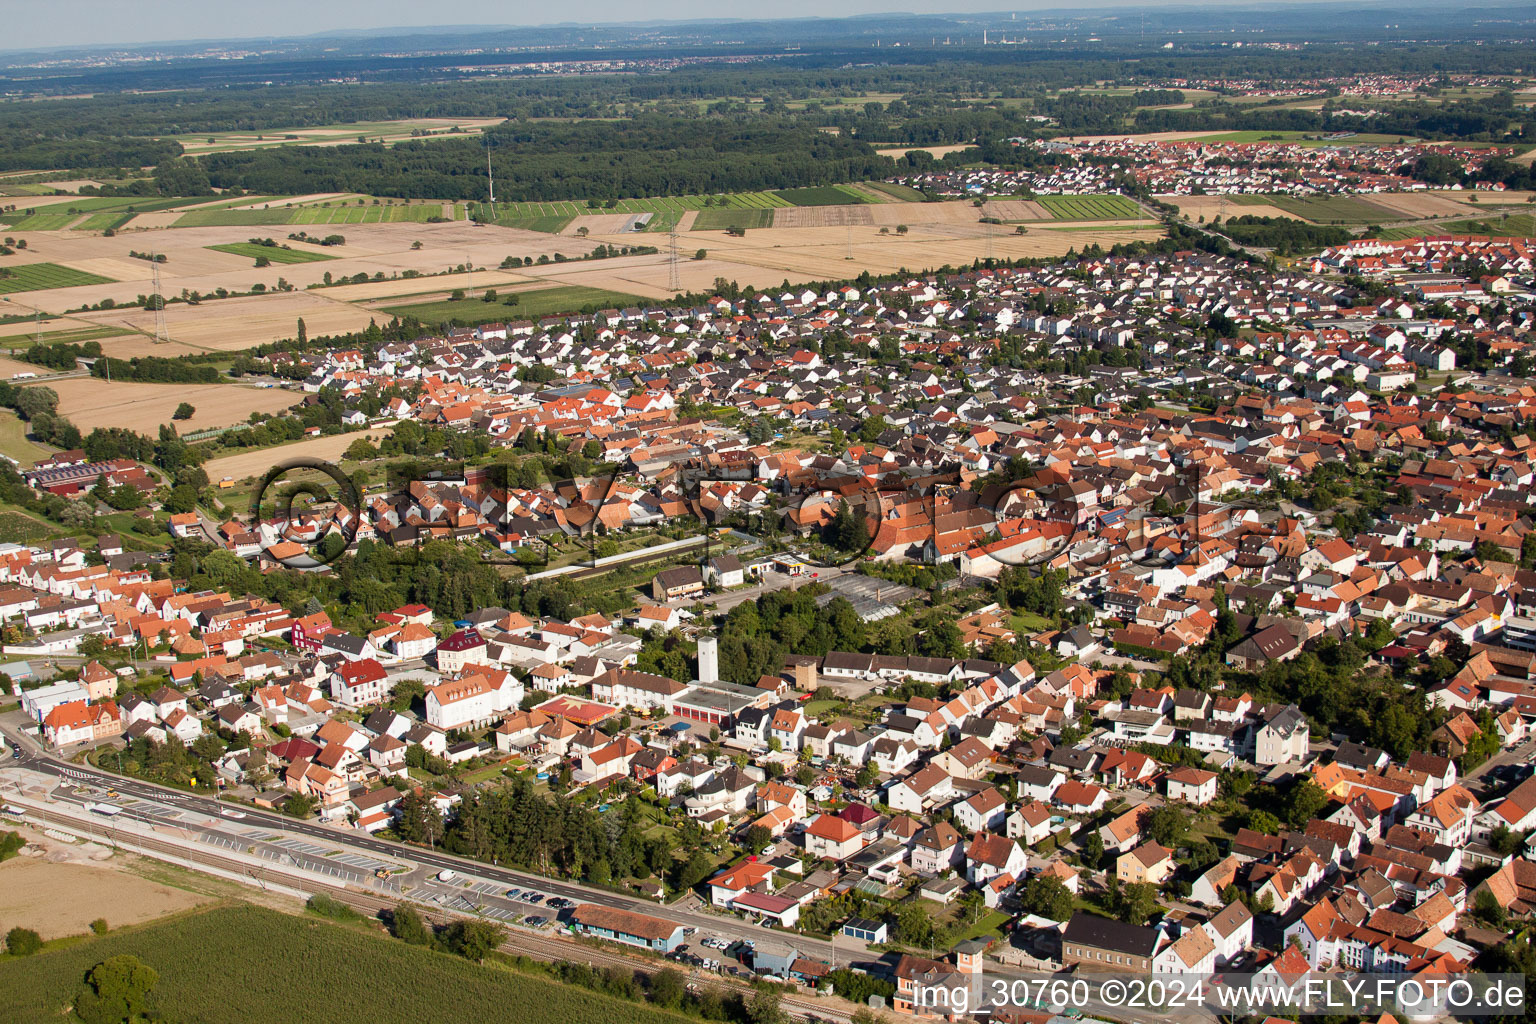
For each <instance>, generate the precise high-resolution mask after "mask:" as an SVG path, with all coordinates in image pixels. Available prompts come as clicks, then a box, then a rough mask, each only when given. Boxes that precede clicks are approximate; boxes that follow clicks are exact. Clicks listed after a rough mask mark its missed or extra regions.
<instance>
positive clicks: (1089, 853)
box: [1081, 829, 1104, 869]
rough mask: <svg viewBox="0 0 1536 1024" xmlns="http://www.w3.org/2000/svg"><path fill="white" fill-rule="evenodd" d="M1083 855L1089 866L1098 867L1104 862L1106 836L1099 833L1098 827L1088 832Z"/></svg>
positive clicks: (1085, 862) (1084, 862)
mask: <svg viewBox="0 0 1536 1024" xmlns="http://www.w3.org/2000/svg"><path fill="white" fill-rule="evenodd" d="M1081 857H1082V861H1083V864H1084V865H1086V866H1087V867H1089V868H1093V869H1097V868H1098V867H1099V866H1100V865H1102V864H1103V863H1104V837H1103V836H1101V835H1099V831H1098V829H1094V830H1093V831H1092V832H1090V833H1088V838H1087V839H1084V840H1083V845H1082V853H1081Z"/></svg>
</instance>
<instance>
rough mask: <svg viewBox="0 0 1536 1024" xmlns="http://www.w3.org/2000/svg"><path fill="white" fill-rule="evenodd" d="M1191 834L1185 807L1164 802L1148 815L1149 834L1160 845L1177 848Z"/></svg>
mask: <svg viewBox="0 0 1536 1024" xmlns="http://www.w3.org/2000/svg"><path fill="white" fill-rule="evenodd" d="M1188 834H1189V817H1188V815H1187V814H1186V813H1185V811H1184V810H1183V808H1180V807H1175V806H1173V805H1172V804H1164V805H1163V806H1162V807H1159V808H1158V809H1157V810H1155V811H1153V812H1152V813H1151V814H1149V815H1147V835H1148V836H1149V837H1151V839H1152V841H1153V842H1154V843H1156V844H1157V845H1159V846H1166V847H1168V849H1170V850H1176V849H1178V848H1179V847H1180V846H1181V845H1183V842H1184V837H1185V836H1187V835H1188Z"/></svg>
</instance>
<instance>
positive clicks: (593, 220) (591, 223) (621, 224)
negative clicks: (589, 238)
mask: <svg viewBox="0 0 1536 1024" xmlns="http://www.w3.org/2000/svg"><path fill="white" fill-rule="evenodd" d="M641 216H644V215H643V214H639V213H584V214H582V215H581V216H580V217H577V218H575V219H574V220H572V221H571V222H570V223H569V224H567V225H566V226H565V227H563V228H561V229H560V231H559V233H560V234H562V235H574V234H576V232H578V231H579V230H581V229H582V228H586V229H587V231H588V232H589V233H591V234H594V235H628V236H630V237H632V238H633V239H634V241H632V242H630V243H629V244H630V245H655V244H656V240H657V239H658V238H660V237H661V235H659V234H653V235H651V236H650V240H649V241H644V240H643V239H645V238H646V234H645V232H643V231H635V230H633V224H634V222H635V220H636V219H637V218H639V217H641Z"/></svg>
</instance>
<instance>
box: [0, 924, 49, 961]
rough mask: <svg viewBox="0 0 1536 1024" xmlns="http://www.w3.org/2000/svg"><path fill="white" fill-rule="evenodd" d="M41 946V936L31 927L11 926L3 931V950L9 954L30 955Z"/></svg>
mask: <svg viewBox="0 0 1536 1024" xmlns="http://www.w3.org/2000/svg"><path fill="white" fill-rule="evenodd" d="M42 948H43V939H42V936H40V935H38V934H37V932H35V931H33V930H32V929H31V928H19V927H18V928H12V929H11V930H10V931H8V932H6V933H5V951H6V952H7V953H9V954H10V955H11V956H31V955H32V954H33V953H36V952H37V951H38V950H40V949H42Z"/></svg>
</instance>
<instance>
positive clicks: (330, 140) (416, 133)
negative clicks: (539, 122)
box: [175, 117, 503, 155]
mask: <svg viewBox="0 0 1536 1024" xmlns="http://www.w3.org/2000/svg"><path fill="white" fill-rule="evenodd" d="M502 120H503V119H502V118H499V117H461V118H451V119H450V118H444V117H424V118H413V119H406V120H398V121H363V122H358V123H355V124H333V125H325V126H322V127H319V128H289V129H286V130H284V129H278V130H274V131H265V132H259V133H258V132H248V131H231V132H213V133H212V134H209V133H202V134H192V135H178V136H176V137H175V138H176V141H177V142H180V143H181V145H182V148H183V149H185V150H186V151H187V152H188V153H191V154H196V155H201V154H204V153H233V152H239V151H242V150H250V149H272V148H275V147H279V146H343V145H351V144H354V143H356V142H357V141H358V139H359V137H361V138H365V139H367V140H368V141H369V142H382V143H384V144H385V145H386V146H388V145H393V144H394V143H396V142H405V141H408V140H411V139H419V138H424V137H425V138H430V137H439V138H459V137H462V136H465V135H479V134H480V133H481V132H484V131H485V130H486V129H488V128H493V127H495V126H496V125H498V124H500V123H501V122H502Z"/></svg>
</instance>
